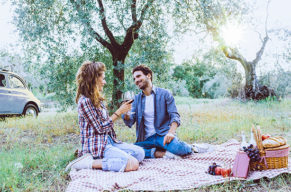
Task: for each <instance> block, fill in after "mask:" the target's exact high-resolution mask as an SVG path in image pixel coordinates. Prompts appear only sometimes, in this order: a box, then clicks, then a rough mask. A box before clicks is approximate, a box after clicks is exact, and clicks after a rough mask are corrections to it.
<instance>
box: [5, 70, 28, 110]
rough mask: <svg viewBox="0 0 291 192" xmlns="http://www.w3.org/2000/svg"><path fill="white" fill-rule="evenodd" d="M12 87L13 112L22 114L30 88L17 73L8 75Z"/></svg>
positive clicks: (10, 99)
mask: <svg viewBox="0 0 291 192" xmlns="http://www.w3.org/2000/svg"><path fill="white" fill-rule="evenodd" d="M8 83H9V88H10V92H9V93H10V95H9V96H10V98H9V107H10V113H11V114H21V113H22V112H23V109H24V106H25V104H26V102H27V98H28V95H27V94H28V93H27V92H28V90H27V88H26V86H25V84H24V82H23V81H22V80H21V79H20V78H19V77H18V76H16V75H12V74H9V75H8Z"/></svg>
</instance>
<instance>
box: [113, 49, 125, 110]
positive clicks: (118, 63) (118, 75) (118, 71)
mask: <svg viewBox="0 0 291 192" xmlns="http://www.w3.org/2000/svg"><path fill="white" fill-rule="evenodd" d="M126 55H127V54H122V55H119V56H114V55H112V60H113V78H114V79H113V87H112V100H111V104H110V105H111V106H110V108H111V110H115V109H117V108H118V107H119V106H120V102H119V101H120V99H121V96H122V93H123V90H124V61H125V57H126Z"/></svg>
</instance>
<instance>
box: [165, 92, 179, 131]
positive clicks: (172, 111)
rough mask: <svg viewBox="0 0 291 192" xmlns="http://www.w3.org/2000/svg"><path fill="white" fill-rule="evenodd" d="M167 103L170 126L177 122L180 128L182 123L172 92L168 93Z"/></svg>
mask: <svg viewBox="0 0 291 192" xmlns="http://www.w3.org/2000/svg"><path fill="white" fill-rule="evenodd" d="M166 103H167V111H168V114H169V116H170V125H171V124H172V123H173V122H176V123H177V124H178V126H180V123H181V121H180V115H179V113H178V110H177V107H176V104H175V99H174V97H173V96H172V94H171V93H170V92H168V93H167V96H166Z"/></svg>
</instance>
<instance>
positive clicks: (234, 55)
mask: <svg viewBox="0 0 291 192" xmlns="http://www.w3.org/2000/svg"><path fill="white" fill-rule="evenodd" d="M222 51H223V53H224V55H225V56H226V57H227V58H229V59H233V60H237V61H239V62H240V63H241V64H242V65H243V67H244V68H245V69H247V68H248V66H247V63H248V62H247V60H246V59H245V58H244V57H243V56H242V55H241V54H240V53H239V52H238V50H237V49H233V48H229V47H226V46H224V47H222Z"/></svg>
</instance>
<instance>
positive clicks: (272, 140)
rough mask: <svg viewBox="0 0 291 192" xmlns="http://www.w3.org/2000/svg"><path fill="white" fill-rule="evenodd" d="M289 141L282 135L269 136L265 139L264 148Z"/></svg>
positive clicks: (278, 145) (277, 145)
mask: <svg viewBox="0 0 291 192" xmlns="http://www.w3.org/2000/svg"><path fill="white" fill-rule="evenodd" d="M286 143H287V141H286V139H285V138H284V137H281V136H276V137H269V138H268V139H265V140H264V141H263V146H264V148H265V149H266V148H273V147H280V146H282V145H285V144H286Z"/></svg>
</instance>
